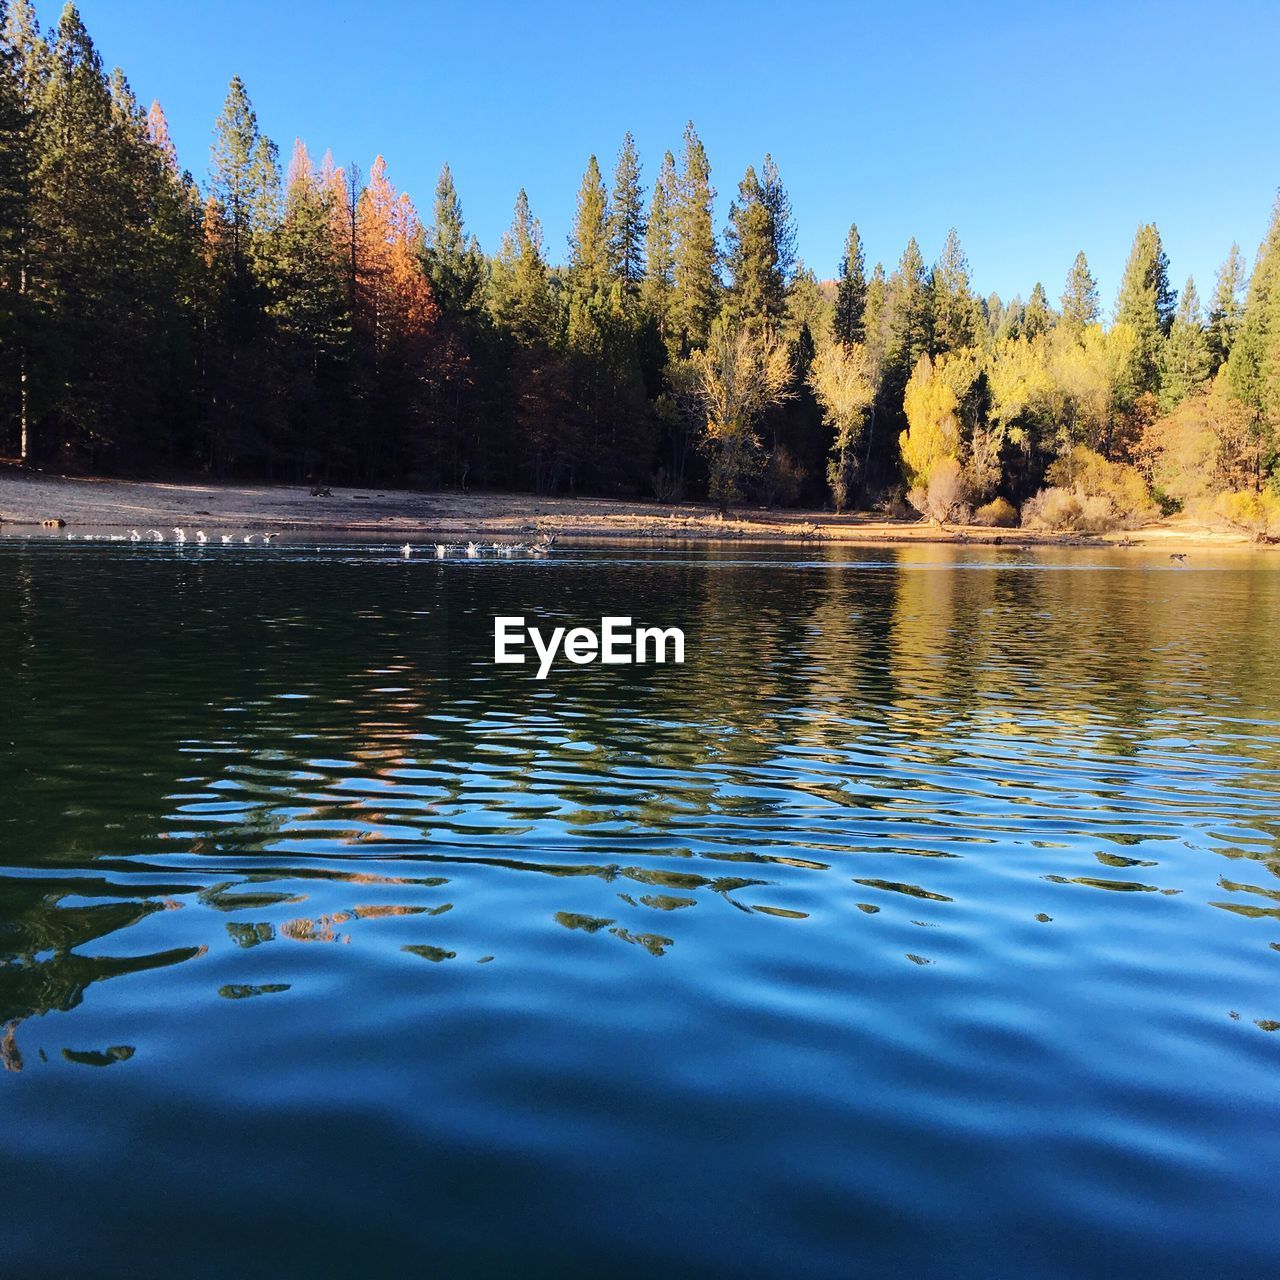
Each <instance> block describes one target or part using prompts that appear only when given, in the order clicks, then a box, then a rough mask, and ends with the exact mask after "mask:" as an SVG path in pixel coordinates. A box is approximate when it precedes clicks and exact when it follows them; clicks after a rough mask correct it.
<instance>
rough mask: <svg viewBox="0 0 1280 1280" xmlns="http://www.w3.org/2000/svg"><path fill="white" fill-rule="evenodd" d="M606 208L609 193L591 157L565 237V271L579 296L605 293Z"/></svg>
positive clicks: (607, 241)
mask: <svg viewBox="0 0 1280 1280" xmlns="http://www.w3.org/2000/svg"><path fill="white" fill-rule="evenodd" d="M608 207H609V193H608V191H607V190H606V188H605V185H604V180H603V179H602V178H601V176H600V166H599V164H597V163H596V158H595V156H591V157H590V159H589V160H588V161H587V170H586V172H585V173H584V174H583V175H582V185H581V186H580V187H579V188H578V208H577V213H576V215H575V217H574V222H573V232H572V234H571V235H570V237H569V274H570V279H571V282H572V287H573V290H574V292H575V293H576V294H577V295H578V296H579V297H583V298H591V299H599V298H602V297H603V296H605V295H607V293H608V289H609V274H610V273H609V240H608V232H607V230H606V226H605V221H606V214H607V211H608Z"/></svg>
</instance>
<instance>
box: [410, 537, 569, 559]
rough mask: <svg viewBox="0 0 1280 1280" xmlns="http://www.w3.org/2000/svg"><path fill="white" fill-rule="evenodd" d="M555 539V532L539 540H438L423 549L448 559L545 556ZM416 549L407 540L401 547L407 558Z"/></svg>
mask: <svg viewBox="0 0 1280 1280" xmlns="http://www.w3.org/2000/svg"><path fill="white" fill-rule="evenodd" d="M555 541H556V535H555V534H554V533H553V534H552V535H551V536H550V537H549V538H548V537H545V536H544V537H541V538H539V539H538V541H537V542H528V543H526V542H463V543H458V544H456V545H455V544H453V543H450V542H437V543H434V544H428V545H427V546H426V547H423V548H422V550H424V551H427V552H432V551H434V552H435V557H436V559H437V560H447V559H448V558H449V557H450V556H451V555H465V556H466V557H467V559H468V560H477V559H479V558H480V557H481V556H483V555H487V554H490V553H491V554H493V555H495V556H521V555H529V556H545V555H549V554H550V552H551V548H552V547H553V546H554V545H555ZM416 550H418V548H417V547H414V546H413V545H412V544H411V543H408V542H406V543H405V544H404V546H402V547H401V548H400V554H401V555H402V556H403V557H404V558H405V559H406V560H407V559H409V557H410V556H411V555H413V553H414V552H415V551H416Z"/></svg>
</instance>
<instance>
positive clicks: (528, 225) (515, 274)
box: [489, 188, 552, 345]
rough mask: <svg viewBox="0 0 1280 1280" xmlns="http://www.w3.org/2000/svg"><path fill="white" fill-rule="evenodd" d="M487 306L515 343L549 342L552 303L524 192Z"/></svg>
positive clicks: (538, 238)
mask: <svg viewBox="0 0 1280 1280" xmlns="http://www.w3.org/2000/svg"><path fill="white" fill-rule="evenodd" d="M489 306H490V309H491V311H492V312H493V318H494V321H495V322H496V323H497V324H498V325H499V326H500V327H501V328H503V329H506V330H507V331H508V332H509V333H511V334H512V335H513V336H514V337H515V338H516V339H517V341H519V342H521V343H523V344H525V345H530V344H532V343H535V342H539V341H547V340H549V339H550V337H551V314H552V302H551V289H550V279H549V275H548V271H547V264H546V260H545V259H544V257H543V255H542V226H541V224H540V223H539V222H538V220H537V219H536V218H534V216H533V214H532V213H531V212H530V211H529V197H528V196H527V195H526V194H525V192H524V189H523V188H521V190H520V194H519V195H518V196H517V197H516V207H515V216H514V218H513V220H512V223H511V230H510V231H508V232H507V233H506V234H505V235H504V236H503V237H502V245H501V247H500V248H499V250H498V256H497V258H496V259H495V261H494V264H493V274H492V277H491V279H490V297H489Z"/></svg>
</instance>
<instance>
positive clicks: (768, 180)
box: [760, 152, 796, 294]
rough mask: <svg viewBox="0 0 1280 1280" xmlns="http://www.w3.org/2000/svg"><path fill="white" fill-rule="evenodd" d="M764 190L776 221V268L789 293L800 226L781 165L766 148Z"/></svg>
mask: <svg viewBox="0 0 1280 1280" xmlns="http://www.w3.org/2000/svg"><path fill="white" fill-rule="evenodd" d="M760 193H761V197H762V199H763V200H764V206H765V208H766V209H768V210H769V217H770V219H771V220H772V224H773V247H774V253H775V255H776V257H777V266H776V270H777V273H778V276H779V278H780V281H781V288H782V292H783V293H784V294H785V292H786V290H787V289H788V288H789V287H790V285H791V280H792V278H793V276H794V275H795V271H796V228H795V220H794V218H793V217H792V214H791V197H790V196H789V195H787V189H786V188H785V187H784V186H783V185H782V176H781V174H779V172H778V166H777V164H776V163H775V162H774V159H773V156H771V155H770V154H769V153H768V152H765V157H764V164H763V165H761V167H760Z"/></svg>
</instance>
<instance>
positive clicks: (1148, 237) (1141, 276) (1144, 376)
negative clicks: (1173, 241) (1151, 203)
mask: <svg viewBox="0 0 1280 1280" xmlns="http://www.w3.org/2000/svg"><path fill="white" fill-rule="evenodd" d="M1175 304H1176V296H1175V294H1174V291H1173V290H1172V289H1171V288H1170V287H1169V259H1168V258H1167V257H1166V256H1165V252H1164V246H1163V245H1162V244H1161V243H1160V233H1159V231H1157V230H1156V226H1155V223H1153V222H1148V223H1144V224H1143V225H1142V226H1140V227H1139V228H1138V230H1137V233H1136V234H1135V235H1134V238H1133V248H1132V249H1131V250H1130V251H1129V260H1128V262H1127V263H1126V265H1125V269H1124V276H1123V277H1122V279H1121V281H1120V292H1119V295H1118V296H1117V298H1116V310H1115V318H1116V321H1117V323H1120V324H1127V325H1130V326H1131V327H1132V329H1133V331H1134V334H1135V335H1136V337H1137V343H1136V345H1135V347H1134V352H1133V356H1132V358H1131V360H1130V365H1129V381H1130V385H1131V387H1132V389H1133V392H1134V394H1139V395H1140V394H1141V393H1143V392H1147V391H1151V392H1154V391H1158V390H1159V386H1160V348H1161V346H1162V345H1163V343H1164V340H1165V338H1166V337H1168V334H1169V328H1170V326H1171V325H1172V323H1173V311H1174V306H1175Z"/></svg>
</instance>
